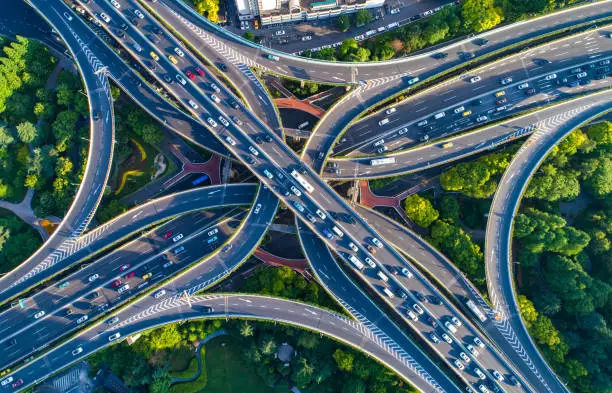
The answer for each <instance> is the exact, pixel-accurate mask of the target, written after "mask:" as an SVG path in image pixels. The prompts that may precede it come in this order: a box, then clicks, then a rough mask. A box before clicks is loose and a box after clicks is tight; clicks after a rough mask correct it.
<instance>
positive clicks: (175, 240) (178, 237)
mask: <svg viewBox="0 0 612 393" xmlns="http://www.w3.org/2000/svg"><path fill="white" fill-rule="evenodd" d="M182 238H183V234H182V233H179V234H178V235H176V236H174V237H173V238H172V242H173V243H176V242H178V241H179V240H181V239H182Z"/></svg>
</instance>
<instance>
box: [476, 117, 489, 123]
mask: <svg viewBox="0 0 612 393" xmlns="http://www.w3.org/2000/svg"><path fill="white" fill-rule="evenodd" d="M487 120H489V118H488V117H487V116H485V115H482V116H478V117H477V118H476V121H477V122H478V123H482V122H483V121H487Z"/></svg>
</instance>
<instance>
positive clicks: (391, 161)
mask: <svg viewBox="0 0 612 393" xmlns="http://www.w3.org/2000/svg"><path fill="white" fill-rule="evenodd" d="M385 164H395V157H387V158H375V159H373V160H372V161H370V165H372V166H377V165H385Z"/></svg>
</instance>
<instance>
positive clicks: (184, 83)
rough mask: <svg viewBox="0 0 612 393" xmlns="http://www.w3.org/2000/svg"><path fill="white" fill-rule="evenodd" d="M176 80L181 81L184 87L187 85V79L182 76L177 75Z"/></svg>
mask: <svg viewBox="0 0 612 393" xmlns="http://www.w3.org/2000/svg"><path fill="white" fill-rule="evenodd" d="M176 80H177V81H179V83H180V84H181V85H183V86H185V85H186V84H187V82H186V81H185V78H183V77H182V76H180V75H179V74H176Z"/></svg>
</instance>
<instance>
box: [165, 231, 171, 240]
mask: <svg viewBox="0 0 612 393" xmlns="http://www.w3.org/2000/svg"><path fill="white" fill-rule="evenodd" d="M170 236H172V232H166V233H165V234H164V240H166V239H167V238H169V237H170Z"/></svg>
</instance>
